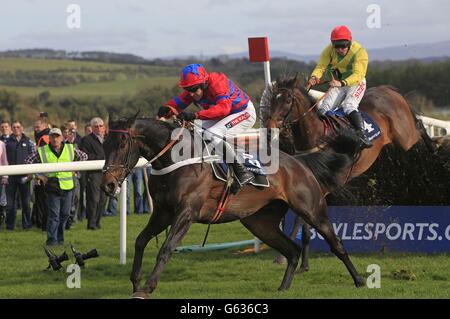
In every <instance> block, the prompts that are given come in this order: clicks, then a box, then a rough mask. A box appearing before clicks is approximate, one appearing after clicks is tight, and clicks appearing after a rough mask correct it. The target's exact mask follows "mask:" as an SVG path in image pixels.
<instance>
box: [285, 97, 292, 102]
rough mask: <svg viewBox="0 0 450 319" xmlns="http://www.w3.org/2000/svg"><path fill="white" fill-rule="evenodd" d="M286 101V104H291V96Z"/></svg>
mask: <svg viewBox="0 0 450 319" xmlns="http://www.w3.org/2000/svg"><path fill="white" fill-rule="evenodd" d="M286 103H287V104H291V103H292V98H291V97H290V96H289V97H288V98H287V99H286Z"/></svg>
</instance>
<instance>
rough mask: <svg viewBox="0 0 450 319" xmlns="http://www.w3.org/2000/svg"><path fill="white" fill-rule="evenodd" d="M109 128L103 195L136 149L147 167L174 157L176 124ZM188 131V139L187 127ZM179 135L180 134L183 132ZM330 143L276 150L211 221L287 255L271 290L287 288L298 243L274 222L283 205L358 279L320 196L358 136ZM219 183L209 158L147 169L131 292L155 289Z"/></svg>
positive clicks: (205, 220) (129, 123)
mask: <svg viewBox="0 0 450 319" xmlns="http://www.w3.org/2000/svg"><path fill="white" fill-rule="evenodd" d="M183 123H184V122H183ZM109 128H110V129H109V133H108V135H107V137H106V139H105V141H104V143H103V148H104V151H105V166H104V167H103V176H102V184H101V188H102V189H103V191H105V193H106V194H107V195H109V196H114V194H116V193H117V191H118V188H119V187H120V185H121V183H122V182H123V181H124V179H125V178H126V177H127V175H128V174H129V173H130V171H131V170H132V168H133V167H134V166H135V165H136V163H137V161H138V159H139V157H140V156H142V157H144V158H146V159H147V160H149V161H150V162H152V169H153V170H160V169H163V168H167V167H169V166H170V165H172V164H173V163H174V162H173V160H172V157H171V154H170V153H171V152H170V151H169V150H170V149H172V148H173V147H174V143H177V142H178V140H177V139H171V136H172V132H173V131H174V130H175V129H177V128H178V129H179V126H178V125H176V124H174V123H169V122H164V121H160V120H157V119H151V118H137V114H136V115H135V116H134V117H131V118H122V119H118V120H113V119H110V120H109ZM183 130H184V129H183ZM188 136H190V138H191V140H193V139H194V137H193V134H192V133H191V134H189V135H188ZM184 138H186V135H183V139H184ZM330 143H331V145H332V148H333V149H332V150H331V149H330V150H327V151H323V152H317V153H314V154H310V155H308V156H305V157H302V158H301V159H295V158H294V157H291V156H290V155H287V154H286V153H284V152H280V153H279V163H280V164H279V169H278V170H277V171H276V173H273V174H268V175H267V177H268V180H269V181H270V186H269V187H266V188H262V189H258V188H256V187H254V186H249V185H246V186H244V187H243V188H242V189H241V190H240V191H239V192H238V193H237V194H236V195H233V196H232V197H231V200H230V201H229V203H228V206H227V207H226V209H225V210H224V212H223V215H222V216H221V217H220V219H219V220H218V221H217V223H227V222H231V221H235V220H240V222H241V223H242V224H243V225H244V226H245V227H246V228H247V229H248V230H249V231H250V232H251V233H253V234H254V235H255V236H256V237H258V238H260V239H261V240H262V241H263V242H264V243H266V244H267V245H268V246H270V247H272V248H273V249H275V250H276V251H278V252H279V253H281V254H282V255H284V256H285V257H286V258H287V260H288V263H287V267H286V270H285V273H284V276H283V279H282V281H281V284H280V286H279V288H278V289H279V290H286V289H288V288H289V287H290V285H291V282H292V279H293V276H294V273H295V270H296V268H297V266H298V262H299V258H300V255H301V249H300V248H299V247H298V246H297V245H296V244H295V243H294V242H293V241H292V240H291V239H290V238H289V237H288V236H286V235H285V234H284V233H283V232H282V231H281V230H280V228H279V224H280V221H281V219H282V218H283V216H284V215H285V213H286V212H287V210H288V209H289V208H290V209H292V210H293V211H294V212H295V213H296V214H298V215H299V216H301V217H302V218H303V219H305V220H306V221H307V222H308V223H310V224H311V225H313V226H314V227H315V228H316V229H317V231H318V232H319V233H320V234H321V235H322V236H323V237H324V238H325V240H326V241H327V243H328V244H329V246H330V248H331V251H332V252H333V253H334V254H335V255H336V256H337V257H338V258H339V259H340V260H341V261H342V262H343V263H344V264H345V266H346V267H347V270H348V271H349V273H350V275H351V277H352V279H353V281H354V284H355V286H356V287H361V286H364V284H365V283H364V280H363V279H362V277H361V276H360V275H359V273H358V272H357V270H356V269H355V267H354V266H353V264H352V262H351V260H350V257H349V255H348V254H347V252H346V250H345V248H344V246H343V245H342V242H341V241H340V239H339V238H338V237H337V236H336V234H335V233H334V230H333V227H332V225H331V223H330V221H329V219H328V217H327V212H326V210H327V209H326V201H325V199H324V197H325V195H326V194H327V193H329V192H332V191H333V190H334V189H335V188H336V187H338V186H339V185H341V184H342V183H343V182H344V181H345V176H346V175H347V174H348V170H349V169H350V167H351V165H352V161H353V157H354V156H355V154H358V153H359V151H360V150H359V142H358V140H357V139H355V138H354V137H353V136H352V135H350V134H347V135H345V134H343V135H341V136H339V137H337V138H336V139H335V140H333V141H332V142H330ZM175 145H176V144H175ZM223 186H224V183H223V182H222V181H219V180H217V179H215V178H214V177H213V174H212V169H211V164H210V163H205V162H201V163H196V164H192V165H188V166H182V167H179V168H177V169H176V170H174V171H172V172H170V173H167V174H165V175H152V177H151V183H150V186H149V187H150V193H151V194H152V197H153V199H154V213H153V214H152V216H151V217H150V220H149V222H148V224H147V225H146V226H145V228H144V229H143V230H142V231H141V232H140V234H139V235H138V237H137V238H136V241H135V252H134V260H133V268H132V272H131V275H130V280H131V282H132V285H133V295H132V296H133V298H147V297H148V296H149V294H151V293H152V292H153V291H154V290H155V288H156V286H157V283H158V281H159V277H160V275H161V273H162V271H163V268H164V266H165V264H166V263H167V262H168V261H169V258H170V257H171V255H172V253H173V251H174V250H175V248H176V247H177V245H178V244H179V243H180V242H181V240H182V238H183V237H184V236H185V234H186V233H187V231H188V230H189V228H190V226H191V225H192V224H193V223H202V224H210V223H211V220H212V218H213V214H214V211H215V208H216V207H217V204H218V202H219V199H220V197H221V193H222V189H223V188H224V187H223ZM168 226H170V230H169V232H168V234H167V237H166V239H165V241H164V243H163V245H162V246H161V248H160V250H159V252H158V255H157V259H156V264H155V266H154V268H153V270H152V272H151V274H150V275H149V277H148V279H147V280H146V282H145V284H144V285H143V286H141V284H140V282H141V267H142V258H143V254H144V250H145V247H146V246H147V244H148V242H149V241H150V240H151V239H152V238H153V237H155V236H156V235H158V234H159V233H161V232H162V231H163V230H164V229H166V228H167V227H168Z"/></svg>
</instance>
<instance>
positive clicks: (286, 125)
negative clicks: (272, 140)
mask: <svg viewBox="0 0 450 319" xmlns="http://www.w3.org/2000/svg"><path fill="white" fill-rule="evenodd" d="M305 89H306V90H307V92H308V91H309V89H310V88H308V87H307V88H305ZM330 89H331V88H330ZM330 89H328V91H326V92H325V94H324V95H323V96H322V97H321V98H320V99H318V100H317V101H316V102H315V103H314V104H313V105H311V106H310V107H309V108H308V109H307V110H306V111H305V112H303V113H302V114H300V115H299V117H298V118H297V119H296V120H292V121H290V122H287V121H286V120H287V118H288V116H289V115H290V114H291V112H292V109H293V107H294V106H293V104H294V101H296V102H297V103H299V100H298V97H297V96H296V95H295V94H294V90H295V88H294V89H287V88H282V89H279V90H280V91H288V93H289V97H290V98H291V99H292V102H291V107H290V108H289V111H288V112H287V113H286V115H285V116H284V117H283V125H282V126H281V127H280V130H281V129H287V130H289V129H291V128H292V125H293V124H294V123H296V122H298V121H300V119H301V118H303V117H305V116H306V115H307V114H308V113H309V112H311V111H312V110H313V109H314V108H315V107H316V106H317V105H318V104H319V103H320V101H322V100H323V99H324V98H325V96H327V95H328V92H329V91H330ZM299 113H300V112H299Z"/></svg>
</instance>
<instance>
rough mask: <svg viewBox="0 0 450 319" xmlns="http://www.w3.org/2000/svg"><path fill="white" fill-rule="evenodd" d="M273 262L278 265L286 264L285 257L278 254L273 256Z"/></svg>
mask: <svg viewBox="0 0 450 319" xmlns="http://www.w3.org/2000/svg"><path fill="white" fill-rule="evenodd" d="M273 263H274V264H278V265H286V264H287V259H286V257H284V256H283V255H279V256H278V257H277V258H275V259H274V260H273Z"/></svg>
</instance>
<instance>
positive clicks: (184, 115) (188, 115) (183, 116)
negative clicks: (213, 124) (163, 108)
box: [177, 112, 197, 121]
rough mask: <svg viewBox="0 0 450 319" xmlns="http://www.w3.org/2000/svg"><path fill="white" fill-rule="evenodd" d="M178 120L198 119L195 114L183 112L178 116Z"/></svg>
mask: <svg viewBox="0 0 450 319" xmlns="http://www.w3.org/2000/svg"><path fill="white" fill-rule="evenodd" d="M177 118H178V119H180V120H184V121H192V120H195V119H196V118H197V116H196V114H195V113H188V112H181V113H180V114H178V115H177Z"/></svg>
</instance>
